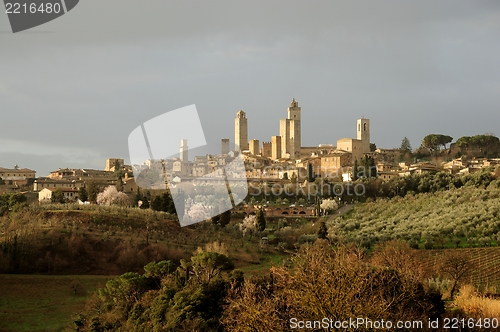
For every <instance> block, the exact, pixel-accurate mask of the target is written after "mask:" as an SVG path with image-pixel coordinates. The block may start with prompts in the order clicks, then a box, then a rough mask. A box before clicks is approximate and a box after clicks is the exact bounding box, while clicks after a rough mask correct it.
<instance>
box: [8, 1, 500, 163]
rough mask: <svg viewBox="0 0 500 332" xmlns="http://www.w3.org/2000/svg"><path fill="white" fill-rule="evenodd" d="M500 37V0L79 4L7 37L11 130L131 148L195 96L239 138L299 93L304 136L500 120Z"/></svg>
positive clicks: (452, 131) (460, 126)
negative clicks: (242, 129)
mask: <svg viewBox="0 0 500 332" xmlns="http://www.w3.org/2000/svg"><path fill="white" fill-rule="evenodd" d="M8 30H9V27H8V22H7V17H6V15H0V31H8ZM40 31H41V32H43V31H48V32H50V31H53V32H55V33H30V32H40ZM499 35H500V3H499V2H497V1H481V2H471V1H440V2H435V1H414V2H401V1H377V2H374V1H356V2H344V1H342V2H341V1H338V2H337V1H335V2H334V1H313V2H307V3H306V2H303V1H273V2H258V1H257V2H256V1H252V2H250V1H247V2H241V1H239V2H235V1H217V2H213V1H210V2H208V1H203V2H202V1H199V2H186V1H183V2H180V1H179V2H172V1H153V0H149V1H137V0H133V1H132V0H106V1H101V0H99V1H97V0H86V1H80V3H79V5H78V6H77V7H75V9H73V10H72V11H71V12H70V13H68V14H66V15H64V16H63V17H61V18H59V19H57V20H54V21H52V22H50V23H48V24H45V25H42V26H40V27H37V28H35V29H33V30H29V31H27V32H26V33H20V34H8V33H2V34H0V43H1V45H2V46H1V48H0V55H1V59H2V61H1V62H0V73H1V75H0V108H1V109H2V113H1V114H2V119H1V121H0V140H2V139H3V140H11V141H12V140H13V141H16V140H17V141H23V142H33V146H32V147H30V146H29V144H28V145H26V144H25V145H23V147H24V148H25V149H26V150H25V151H20V153H24V154H27V155H29V154H33V153H34V152H36V151H33V150H36V149H38V145H37V143H40V142H41V143H43V144H46V145H51V146H54V147H57V146H65V147H68V146H69V147H73V149H74V150H75V151H89V150H91V151H93V153H94V154H95V155H96V156H102V157H103V158H105V157H106V156H115V157H119V156H122V157H127V153H128V152H127V146H126V145H127V137H128V134H129V133H130V131H131V130H132V129H134V128H135V127H136V126H137V125H139V124H140V123H143V122H144V121H146V120H148V119H150V118H152V117H154V116H157V115H159V114H162V113H164V112H167V111H170V110H173V109H176V108H179V107H183V106H186V105H190V104H193V103H194V104H196V105H197V107H198V111H199V113H200V117H201V119H202V123H203V125H204V128H205V133H206V135H207V139H208V140H209V141H210V142H212V143H214V144H216V142H218V141H219V140H220V138H222V137H227V138H230V139H231V141H233V139H234V134H233V125H234V116H235V114H236V112H237V111H238V110H239V109H244V110H245V111H246V112H247V116H248V118H249V126H250V128H249V132H250V138H257V139H260V140H261V141H269V140H270V136H271V135H276V134H278V130H279V123H278V121H279V119H280V118H282V117H284V116H286V108H287V106H288V105H289V102H290V100H291V98H292V97H295V98H296V99H297V100H298V101H299V103H300V105H301V106H302V110H303V121H302V127H303V135H302V137H303V144H304V145H316V144H319V143H335V141H336V139H337V138H340V137H349V136H354V134H355V121H356V119H357V118H359V117H361V116H366V117H368V118H370V119H371V122H372V141H374V142H375V143H377V145H378V146H383V147H396V146H398V145H399V144H400V142H401V139H402V138H403V137H404V136H408V137H409V138H410V140H411V142H412V145H413V146H414V147H416V146H418V145H419V142H420V140H421V139H422V137H423V136H425V135H426V134H428V133H431V132H441V133H445V134H449V135H451V136H453V137H455V138H458V137H460V136H462V135H473V134H480V133H484V132H495V130H496V128H497V127H498V121H499V120H500V116H499V115H498V114H499V113H498V109H499V106H500V101H499V99H498V96H499V95H500V65H499V62H498V59H499V58H500V44H499V42H498V41H497V39H498V36H499ZM166 130H168V128H166ZM496 134H497V135H500V133H496ZM0 151H3V150H0ZM65 151H67V150H65ZM51 153H52V152H51ZM51 156H52V157H53V155H51ZM52 157H50V158H52ZM12 158H13V156H12V155H10V156H7V155H3V156H2V159H0V161H1V163H0V166H3V165H4V164H5V165H10V164H12V163H15V160H14V159H12ZM51 160H52V159H51ZM61 163H62V161H61ZM47 165H48V164H47ZM63 166H65V165H61V167H63ZM47 167H48V166H47ZM51 167H53V166H51ZM38 168H39V169H40V170H42V172H47V171H48V169H43V168H40V167H38ZM101 168H102V166H101Z"/></svg>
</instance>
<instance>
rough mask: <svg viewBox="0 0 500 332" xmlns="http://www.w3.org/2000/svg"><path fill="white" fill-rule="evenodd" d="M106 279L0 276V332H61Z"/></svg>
mask: <svg viewBox="0 0 500 332" xmlns="http://www.w3.org/2000/svg"><path fill="white" fill-rule="evenodd" d="M110 278H111V277H110V276H41V275H0V294H1V296H0V331H2V332H3V331H5V332H7V331H16V332H17V331H20V332H21V331H62V330H63V329H65V328H67V327H69V326H70V324H71V321H72V317H73V315H74V314H75V312H78V311H79V310H81V309H82V308H83V305H84V301H85V299H86V298H87V296H88V294H89V293H90V292H92V291H94V290H96V289H97V288H99V287H102V286H103V285H104V284H105V283H106V281H107V280H109V279H110ZM75 289H76V294H75Z"/></svg>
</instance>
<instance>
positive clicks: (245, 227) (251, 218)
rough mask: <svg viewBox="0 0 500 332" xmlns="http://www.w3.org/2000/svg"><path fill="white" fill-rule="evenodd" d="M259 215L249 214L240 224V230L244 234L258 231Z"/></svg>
mask: <svg viewBox="0 0 500 332" xmlns="http://www.w3.org/2000/svg"><path fill="white" fill-rule="evenodd" d="M256 222H257V217H256V216H255V215H253V214H252V215H248V216H246V217H245V219H243V221H242V222H241V224H240V226H239V227H240V231H241V233H243V236H245V235H247V234H250V235H252V234H253V233H255V232H256V231H257V226H256Z"/></svg>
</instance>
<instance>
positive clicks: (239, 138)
mask: <svg viewBox="0 0 500 332" xmlns="http://www.w3.org/2000/svg"><path fill="white" fill-rule="evenodd" d="M234 144H235V147H234V148H235V150H236V151H240V152H241V151H245V150H248V122H247V115H246V113H245V112H243V111H242V110H240V111H239V112H238V113H236V119H235V120H234Z"/></svg>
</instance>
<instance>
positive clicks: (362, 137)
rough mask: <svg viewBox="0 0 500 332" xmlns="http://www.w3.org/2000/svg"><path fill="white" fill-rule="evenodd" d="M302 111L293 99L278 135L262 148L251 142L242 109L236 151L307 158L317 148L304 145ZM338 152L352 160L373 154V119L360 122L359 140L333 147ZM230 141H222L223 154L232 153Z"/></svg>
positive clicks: (342, 141) (340, 141) (236, 128)
mask: <svg viewBox="0 0 500 332" xmlns="http://www.w3.org/2000/svg"><path fill="white" fill-rule="evenodd" d="M300 118H301V108H300V106H299V103H298V102H297V101H296V100H295V98H294V99H292V102H291V103H290V106H289V107H288V116H287V118H285V119H280V132H279V136H272V137H271V141H270V142H262V148H261V147H260V145H259V140H256V139H253V140H250V141H249V140H248V119H247V117H246V113H245V112H243V111H242V110H240V111H239V112H238V113H236V119H235V122H234V141H235V150H236V151H240V152H241V151H249V152H250V154H252V155H259V154H260V155H261V156H262V157H266V158H271V159H273V160H276V159H294V160H296V159H300V158H302V157H304V156H308V155H310V154H311V153H310V152H311V150H314V149H318V147H316V148H314V147H302V146H301V127H300ZM319 148H321V145H320V146H319ZM332 148H333V149H330V150H332V151H333V150H335V152H341V153H342V152H348V153H351V154H352V157H353V160H354V159H358V160H359V159H360V158H361V157H362V156H363V155H364V154H366V153H370V120H369V119H366V118H364V117H363V118H361V119H358V120H357V135H356V138H341V139H338V140H337V146H336V147H333V146H332ZM229 149H230V148H229V139H227V138H224V139H222V153H223V154H225V153H228V151H229Z"/></svg>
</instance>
